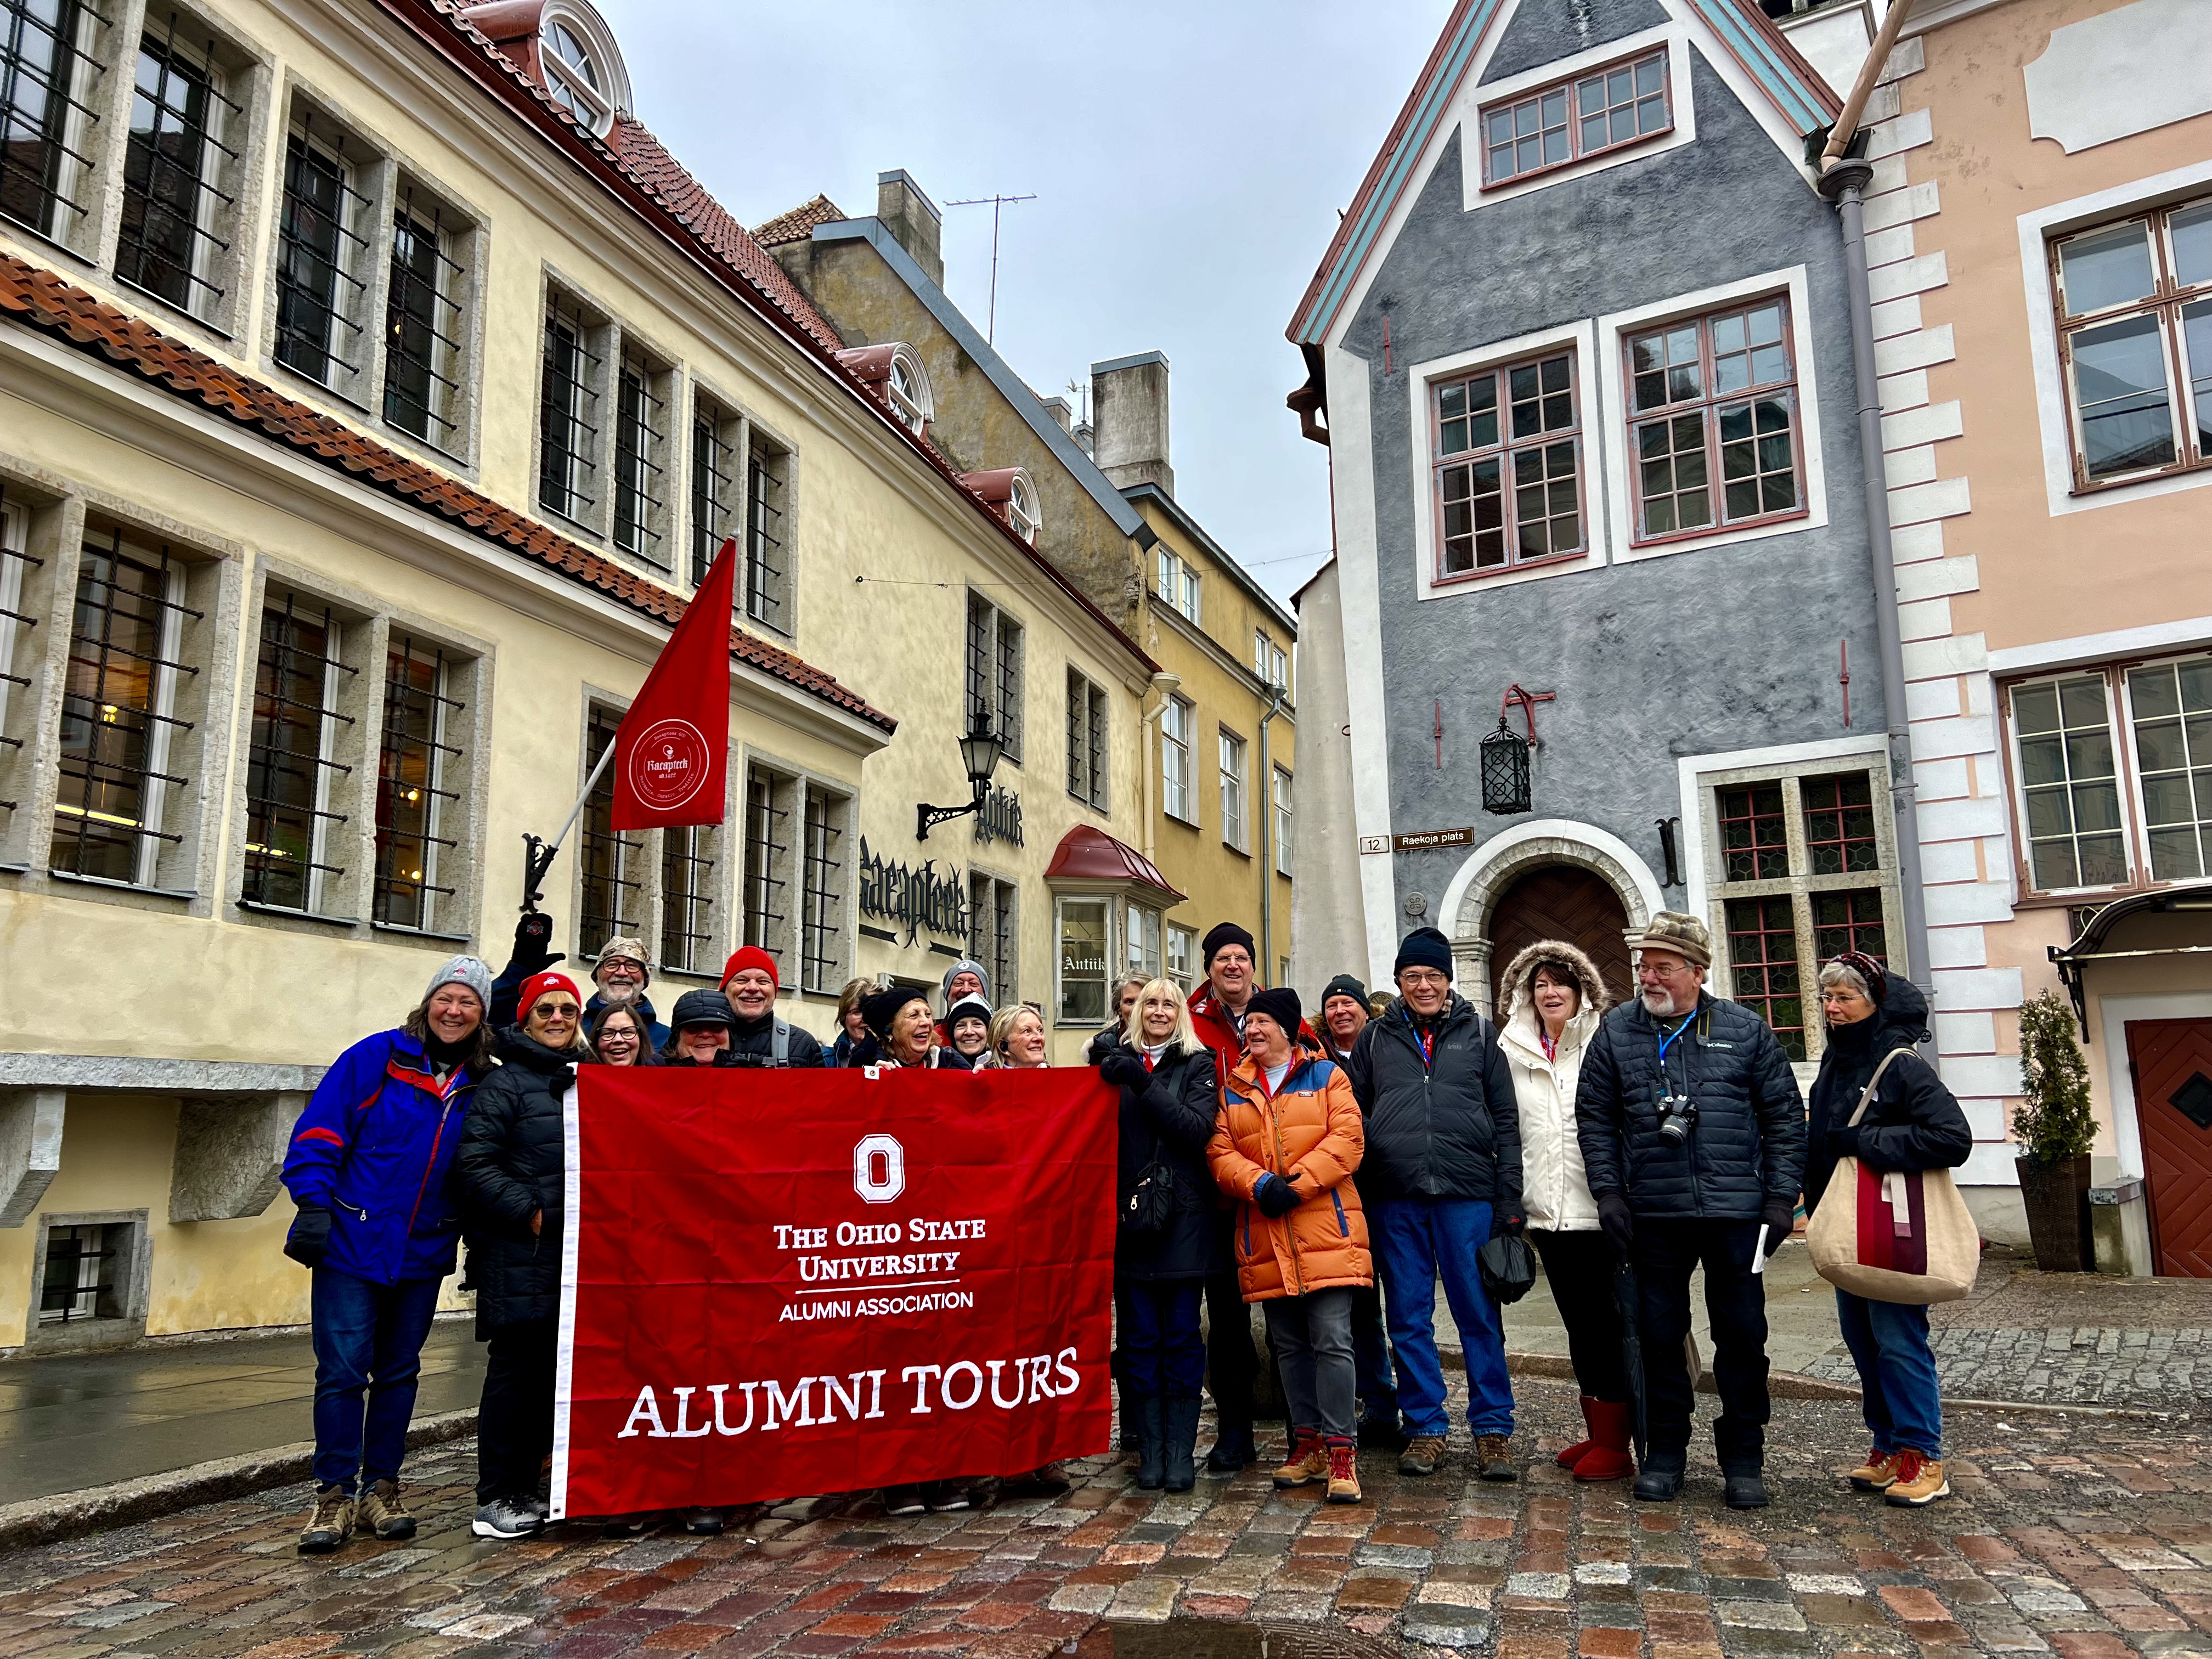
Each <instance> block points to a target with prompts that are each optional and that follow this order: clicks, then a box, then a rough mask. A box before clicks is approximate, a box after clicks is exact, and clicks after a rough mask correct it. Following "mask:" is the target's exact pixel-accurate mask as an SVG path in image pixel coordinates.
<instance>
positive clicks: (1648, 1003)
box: [1639, 990, 1689, 1019]
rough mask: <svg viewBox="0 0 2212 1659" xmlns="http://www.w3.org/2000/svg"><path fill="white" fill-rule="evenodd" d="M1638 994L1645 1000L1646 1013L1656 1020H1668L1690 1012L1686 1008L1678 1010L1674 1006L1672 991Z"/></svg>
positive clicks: (1653, 991)
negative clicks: (1676, 1015)
mask: <svg viewBox="0 0 2212 1659" xmlns="http://www.w3.org/2000/svg"><path fill="white" fill-rule="evenodd" d="M1639 994H1640V995H1641V996H1642V998H1643V1000H1644V1012H1645V1013H1647V1014H1650V1015H1651V1016H1652V1017H1653V1018H1655V1019H1667V1018H1671V1017H1672V1016H1674V1015H1675V1014H1680V1013H1687V1012H1689V1010H1687V1009H1686V1008H1677V1007H1676V1006H1674V993H1673V992H1672V991H1660V990H1652V991H1644V992H1641V993H1639Z"/></svg>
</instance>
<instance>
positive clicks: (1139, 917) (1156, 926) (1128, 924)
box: [1121, 899, 1164, 979]
mask: <svg viewBox="0 0 2212 1659" xmlns="http://www.w3.org/2000/svg"><path fill="white" fill-rule="evenodd" d="M1121 931H1122V939H1121V960H1122V964H1123V965H1122V972H1123V973H1124V974H1127V975H1130V976H1132V977H1133V976H1134V975H1138V974H1142V975H1144V976H1145V977H1146V979H1158V977H1159V976H1160V964H1161V963H1162V961H1163V960H1164V957H1162V954H1161V942H1160V913H1159V911H1158V909H1157V908H1155V907H1153V906H1152V905H1149V904H1139V903H1138V902H1136V901H1135V900H1134V899H1127V900H1124V901H1123V902H1122V905H1121Z"/></svg>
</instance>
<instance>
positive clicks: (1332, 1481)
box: [1328, 1440, 1359, 1504]
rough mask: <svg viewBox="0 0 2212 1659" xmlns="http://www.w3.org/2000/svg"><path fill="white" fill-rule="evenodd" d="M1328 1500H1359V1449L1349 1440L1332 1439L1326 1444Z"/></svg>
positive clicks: (1332, 1501) (1346, 1502) (1334, 1501)
mask: <svg viewBox="0 0 2212 1659" xmlns="http://www.w3.org/2000/svg"><path fill="white" fill-rule="evenodd" d="M1328 1501H1329V1502H1330V1503H1332V1504H1357V1503H1358V1501H1359V1449H1358V1447H1357V1446H1355V1445H1354V1444H1353V1443H1352V1442H1351V1441H1349V1440H1332V1441H1330V1442H1329V1443H1328Z"/></svg>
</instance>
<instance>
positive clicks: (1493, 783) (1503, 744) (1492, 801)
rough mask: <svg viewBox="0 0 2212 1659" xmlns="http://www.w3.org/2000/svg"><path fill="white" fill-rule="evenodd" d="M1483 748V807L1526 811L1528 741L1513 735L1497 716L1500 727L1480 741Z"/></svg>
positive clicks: (1501, 812) (1503, 814) (1503, 812)
mask: <svg viewBox="0 0 2212 1659" xmlns="http://www.w3.org/2000/svg"><path fill="white" fill-rule="evenodd" d="M1477 746H1478V747H1479V748H1480V750H1481V751H1482V810H1483V811H1486V812H1495V813H1497V814H1498V816H1499V817H1511V816H1512V815H1513V814H1514V813H1516V812H1526V811H1528V810H1529V807H1530V805H1532V803H1531V802H1530V800H1529V797H1528V741H1527V739H1525V738H1519V737H1516V736H1515V735H1514V733H1513V732H1512V731H1511V729H1510V728H1509V727H1508V726H1506V724H1505V717H1504V715H1503V714H1501V715H1499V716H1498V729H1497V730H1496V731H1495V732H1492V733H1490V735H1489V736H1487V737H1486V738H1483V740H1482V742H1481V743H1480V744H1479V745H1477Z"/></svg>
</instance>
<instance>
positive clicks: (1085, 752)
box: [1067, 668, 1109, 812]
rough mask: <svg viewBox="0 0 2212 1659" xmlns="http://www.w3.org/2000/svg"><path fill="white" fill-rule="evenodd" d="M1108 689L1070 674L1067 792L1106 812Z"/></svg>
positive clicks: (1069, 672) (1078, 675)
mask: <svg viewBox="0 0 2212 1659" xmlns="http://www.w3.org/2000/svg"><path fill="white" fill-rule="evenodd" d="M1106 711H1107V703H1106V688H1105V687H1103V686H1102V685H1097V684H1093V683H1092V682H1091V679H1090V678H1087V677H1086V676H1085V675H1084V674H1083V673H1081V672H1080V671H1078V670H1076V669H1074V668H1070V669H1069V670H1068V671H1067V793H1069V794H1071V795H1073V796H1074V797H1075V798H1076V799H1078V800H1079V801H1084V802H1086V803H1088V804H1089V805H1092V806H1095V807H1097V809H1098V810H1099V811H1102V812H1103V811H1105V810H1106V787H1107V776H1108V771H1109V757H1108V754H1107V749H1106Z"/></svg>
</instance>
